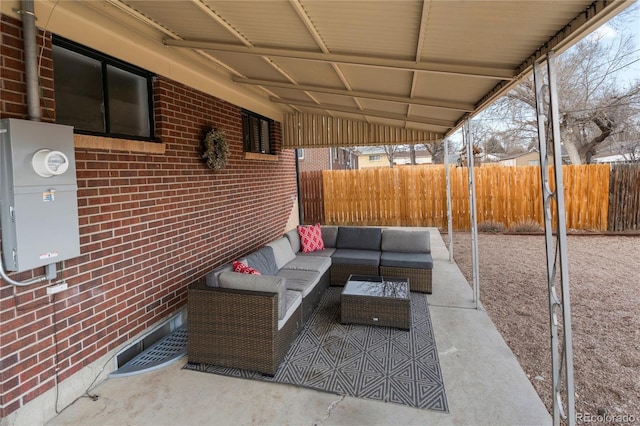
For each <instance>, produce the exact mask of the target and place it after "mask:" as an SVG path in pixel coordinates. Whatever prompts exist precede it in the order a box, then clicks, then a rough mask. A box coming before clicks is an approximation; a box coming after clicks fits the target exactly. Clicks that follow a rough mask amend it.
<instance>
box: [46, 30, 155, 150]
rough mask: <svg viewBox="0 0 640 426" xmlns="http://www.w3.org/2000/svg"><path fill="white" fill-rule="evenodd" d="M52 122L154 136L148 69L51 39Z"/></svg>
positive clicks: (131, 135)
mask: <svg viewBox="0 0 640 426" xmlns="http://www.w3.org/2000/svg"><path fill="white" fill-rule="evenodd" d="M53 74H54V86H55V98H56V121H57V122H58V123H61V124H67V125H71V126H73V127H74V128H75V131H76V132H78V133H86V134H93V135H105V136H112V137H119V138H133V139H143V140H150V139H152V138H153V108H152V105H153V103H152V86H151V78H152V75H151V73H149V72H147V71H145V70H143V69H140V68H137V67H134V66H133V65H130V64H127V63H124V62H122V61H119V60H117V59H115V58H112V57H110V56H107V55H104V54H102V53H100V52H96V51H94V50H92V49H89V48H87V47H84V46H81V45H79V44H76V43H74V42H71V41H69V40H65V39H63V38H61V37H57V36H54V38H53Z"/></svg>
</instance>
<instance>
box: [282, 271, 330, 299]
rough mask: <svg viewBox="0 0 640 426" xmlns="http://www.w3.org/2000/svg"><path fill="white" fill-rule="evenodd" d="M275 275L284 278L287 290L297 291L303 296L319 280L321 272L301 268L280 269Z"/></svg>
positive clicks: (309, 291)
mask: <svg viewBox="0 0 640 426" xmlns="http://www.w3.org/2000/svg"><path fill="white" fill-rule="evenodd" d="M277 276H278V277H279V278H284V279H285V287H286V289H287V290H296V291H299V292H300V293H302V297H305V296H306V295H307V294H309V293H311V290H313V288H314V287H315V286H316V284H318V283H319V282H320V277H322V274H320V273H318V272H315V271H303V270H301V269H281V270H280V272H278V275H277Z"/></svg>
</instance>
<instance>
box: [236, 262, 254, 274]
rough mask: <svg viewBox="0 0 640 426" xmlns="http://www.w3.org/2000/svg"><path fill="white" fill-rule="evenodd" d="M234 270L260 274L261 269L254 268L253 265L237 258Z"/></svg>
mask: <svg viewBox="0 0 640 426" xmlns="http://www.w3.org/2000/svg"><path fill="white" fill-rule="evenodd" d="M233 271H234V272H240V273H241V274H250V275H260V271H258V270H257V269H253V268H252V267H250V266H248V265H245V264H244V263H242V262H240V261H237V260H236V261H234V262H233Z"/></svg>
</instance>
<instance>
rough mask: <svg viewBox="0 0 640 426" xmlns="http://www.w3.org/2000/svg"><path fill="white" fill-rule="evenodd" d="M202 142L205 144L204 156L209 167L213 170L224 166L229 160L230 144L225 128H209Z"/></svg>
mask: <svg viewBox="0 0 640 426" xmlns="http://www.w3.org/2000/svg"><path fill="white" fill-rule="evenodd" d="M202 143H203V145H204V152H203V153H202V158H203V159H204V160H205V163H206V164H207V167H209V168H210V169H213V170H220V169H222V168H224V167H225V166H226V165H227V163H228V162H229V144H228V143H227V138H226V135H225V132H224V130H216V129H211V130H209V131H208V132H207V133H206V134H205V136H204V140H203V141H202Z"/></svg>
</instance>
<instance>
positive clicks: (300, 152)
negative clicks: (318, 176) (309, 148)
mask: <svg viewBox="0 0 640 426" xmlns="http://www.w3.org/2000/svg"><path fill="white" fill-rule="evenodd" d="M296 152H297V153H298V160H304V148H298V149H296Z"/></svg>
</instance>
